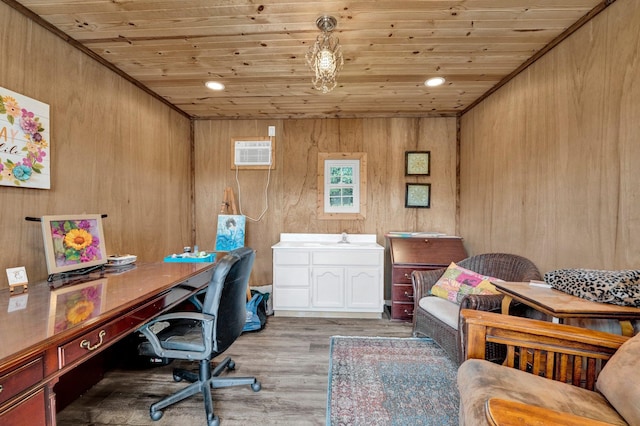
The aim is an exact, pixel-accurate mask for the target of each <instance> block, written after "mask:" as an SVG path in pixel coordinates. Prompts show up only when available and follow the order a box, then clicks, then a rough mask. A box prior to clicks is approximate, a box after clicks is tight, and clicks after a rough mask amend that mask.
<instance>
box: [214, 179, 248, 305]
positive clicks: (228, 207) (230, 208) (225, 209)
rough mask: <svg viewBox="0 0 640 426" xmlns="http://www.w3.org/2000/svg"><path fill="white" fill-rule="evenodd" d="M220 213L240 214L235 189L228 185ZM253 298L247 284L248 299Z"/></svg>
mask: <svg viewBox="0 0 640 426" xmlns="http://www.w3.org/2000/svg"><path fill="white" fill-rule="evenodd" d="M220 214H238V209H237V208H236V197H235V195H233V189H232V188H231V187H230V186H227V187H226V188H225V189H224V194H223V195H222V205H221V206H220ZM249 300H251V288H249V286H248V285H247V301H249Z"/></svg>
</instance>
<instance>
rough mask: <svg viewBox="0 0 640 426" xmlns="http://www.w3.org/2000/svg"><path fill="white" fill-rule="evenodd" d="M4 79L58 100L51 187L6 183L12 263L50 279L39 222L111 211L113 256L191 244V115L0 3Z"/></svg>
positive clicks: (2, 225)
mask: <svg viewBox="0 0 640 426" xmlns="http://www.w3.org/2000/svg"><path fill="white" fill-rule="evenodd" d="M0 57H1V58H3V60H2V66H0V86H2V87H5V88H7V89H10V90H13V91H15V92H18V93H21V94H23V95H26V96H30V97H32V98H35V99H38V100H40V101H42V102H45V103H47V104H49V105H50V116H51V133H50V135H51V150H50V154H51V175H52V177H51V179H52V180H51V189H50V190H38V189H24V188H15V187H7V186H0V246H1V247H2V249H1V252H0V253H1V254H0V284H2V285H6V275H5V272H4V270H5V268H8V267H15V266H26V268H27V274H28V277H29V280H30V282H35V281H37V280H40V279H43V278H46V276H47V271H46V265H45V261H44V249H43V241H42V235H41V231H40V225H39V223H37V222H27V221H25V220H24V217H25V216H34V217H40V216H42V215H47V214H66V213H71V214H73V213H83V212H86V213H102V214H107V215H108V218H106V219H104V225H105V239H106V242H107V249H108V251H109V253H110V254H114V253H123V254H124V253H133V254H136V255H138V256H139V259H140V261H159V260H161V259H162V257H163V256H165V255H166V254H168V253H173V252H175V251H179V250H181V247H183V246H184V245H190V243H191V241H192V233H193V221H192V219H191V212H192V206H191V203H192V199H191V192H192V191H191V158H190V156H191V144H190V121H189V120H188V119H187V118H186V117H185V116H183V115H181V114H179V113H177V112H175V111H174V110H172V109H170V108H169V107H167V106H166V105H164V104H163V103H162V102H159V101H158V100H156V99H154V98H152V97H151V96H149V95H148V94H146V93H144V92H143V91H141V90H140V89H138V88H136V87H135V86H133V85H132V84H130V83H129V82H127V81H125V80H123V79H122V78H120V77H119V76H117V75H116V74H114V73H113V72H111V71H109V70H107V69H105V68H104V67H103V66H102V65H100V64H98V63H97V62H95V61H94V60H93V59H91V58H89V57H88V56H86V55H85V54H83V53H81V52H79V51H78V50H76V49H75V48H73V47H71V46H70V45H69V44H67V43H66V42H65V41H63V40H61V39H60V38H58V37H56V36H54V35H52V34H51V33H49V32H48V31H47V30H45V29H43V28H41V27H40V26H38V25H36V24H34V23H33V22H31V21H30V20H28V19H27V18H25V17H24V16H23V15H21V14H20V13H18V12H16V11H15V10H14V9H12V8H10V7H9V6H7V5H5V4H4V3H1V2H0Z"/></svg>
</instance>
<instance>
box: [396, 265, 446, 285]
mask: <svg viewBox="0 0 640 426" xmlns="http://www.w3.org/2000/svg"><path fill="white" fill-rule="evenodd" d="M438 268H439V267H437V266H410V267H399V266H396V267H394V268H393V277H392V281H393V283H394V284H411V273H412V272H413V271H430V270H433V269H438Z"/></svg>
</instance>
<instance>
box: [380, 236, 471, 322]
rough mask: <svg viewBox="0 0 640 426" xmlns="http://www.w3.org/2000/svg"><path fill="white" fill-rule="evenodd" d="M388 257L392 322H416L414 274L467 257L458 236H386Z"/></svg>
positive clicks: (386, 282) (386, 283)
mask: <svg viewBox="0 0 640 426" xmlns="http://www.w3.org/2000/svg"><path fill="white" fill-rule="evenodd" d="M386 240H387V258H386V259H385V260H386V262H385V263H386V265H385V266H386V267H385V292H387V291H388V293H389V294H390V296H391V319H394V320H401V321H411V320H412V319H413V304H414V300H413V286H412V283H411V273H412V272H413V271H426V270H431V269H439V268H446V267H447V266H449V264H450V263H451V262H457V261H460V260H462V259H464V258H466V257H467V252H466V250H465V249H464V246H463V244H462V238H458V237H436V238H430V237H429V238H426V237H393V236H389V235H387V236H386Z"/></svg>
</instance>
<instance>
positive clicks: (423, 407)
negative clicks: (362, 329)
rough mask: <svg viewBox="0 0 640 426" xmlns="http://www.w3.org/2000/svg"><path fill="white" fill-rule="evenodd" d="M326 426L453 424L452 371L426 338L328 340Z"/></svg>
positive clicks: (456, 398) (455, 411)
mask: <svg viewBox="0 0 640 426" xmlns="http://www.w3.org/2000/svg"><path fill="white" fill-rule="evenodd" d="M330 356H331V358H330V363H329V388H328V394H327V425H328V426H342V425H349V426H363V425H366V426H372V425H397V426H406V425H429V426H447V425H457V424H458V405H459V394H458V389H457V388H456V371H457V366H456V365H454V363H453V362H452V361H451V360H450V359H449V358H447V356H446V354H445V352H444V351H443V350H442V349H441V348H440V347H439V346H438V345H436V344H435V343H434V342H433V341H432V340H431V339H415V338H410V339H401V338H383V337H341V336H334V337H332V338H331V353H330Z"/></svg>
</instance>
